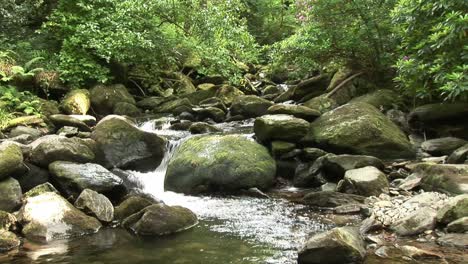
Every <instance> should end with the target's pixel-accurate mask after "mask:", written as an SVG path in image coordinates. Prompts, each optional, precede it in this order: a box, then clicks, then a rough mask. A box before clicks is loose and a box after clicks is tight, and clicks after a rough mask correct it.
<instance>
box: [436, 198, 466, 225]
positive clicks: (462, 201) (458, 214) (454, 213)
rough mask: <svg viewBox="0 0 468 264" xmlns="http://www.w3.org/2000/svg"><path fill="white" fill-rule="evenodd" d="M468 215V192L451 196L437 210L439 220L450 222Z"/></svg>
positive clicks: (444, 222) (445, 222)
mask: <svg viewBox="0 0 468 264" xmlns="http://www.w3.org/2000/svg"><path fill="white" fill-rule="evenodd" d="M467 216H468V194H462V195H458V196H456V197H453V198H451V199H450V200H449V201H448V203H447V204H446V205H445V206H444V207H442V209H440V210H439V211H438V212H437V222H439V223H442V224H448V223H450V222H453V221H455V220H457V219H460V218H462V217H467Z"/></svg>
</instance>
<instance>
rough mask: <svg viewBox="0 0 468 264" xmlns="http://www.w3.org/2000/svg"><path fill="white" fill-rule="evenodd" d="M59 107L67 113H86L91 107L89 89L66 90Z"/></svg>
mask: <svg viewBox="0 0 468 264" xmlns="http://www.w3.org/2000/svg"><path fill="white" fill-rule="evenodd" d="M60 107H61V108H62V110H63V111H64V112H65V113H66V114H69V115H86V113H88V110H89V108H90V107H91V99H90V97H89V91H88V90H86V89H77V90H72V91H70V92H68V93H67V94H66V95H65V97H64V98H63V100H62V103H61V105H60Z"/></svg>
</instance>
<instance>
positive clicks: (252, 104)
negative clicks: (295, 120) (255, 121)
mask: <svg viewBox="0 0 468 264" xmlns="http://www.w3.org/2000/svg"><path fill="white" fill-rule="evenodd" d="M272 105H273V103H272V102H270V101H268V100H265V99H263V98H260V97H258V96H255V95H242V96H239V97H237V98H235V99H234V100H233V102H232V106H231V109H230V111H231V115H233V116H234V115H242V116H244V117H257V116H262V115H264V114H266V113H267V110H268V108H269V107H270V106H272Z"/></svg>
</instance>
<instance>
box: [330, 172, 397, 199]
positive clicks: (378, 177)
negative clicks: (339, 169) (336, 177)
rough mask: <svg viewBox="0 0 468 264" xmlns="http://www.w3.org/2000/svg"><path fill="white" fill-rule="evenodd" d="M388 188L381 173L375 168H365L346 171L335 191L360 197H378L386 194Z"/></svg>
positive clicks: (385, 178)
mask: <svg viewBox="0 0 468 264" xmlns="http://www.w3.org/2000/svg"><path fill="white" fill-rule="evenodd" d="M389 187H390V186H389V183H388V180H387V177H386V176H385V174H384V173H383V172H381V171H380V170H379V169H377V168H375V167H372V166H367V167H364V168H359V169H354V170H348V171H347V172H346V173H345V176H344V179H343V180H342V181H340V183H339V184H338V187H337V190H338V191H339V192H345V193H353V194H358V195H362V196H379V195H380V194H381V193H388V191H389Z"/></svg>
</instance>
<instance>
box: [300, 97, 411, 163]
mask: <svg viewBox="0 0 468 264" xmlns="http://www.w3.org/2000/svg"><path fill="white" fill-rule="evenodd" d="M306 141H308V142H314V143H317V144H319V145H320V146H323V148H324V149H326V150H330V151H334V152H348V153H354V154H362V155H371V156H375V157H379V158H386V159H392V158H411V157H413V156H414V153H415V152H414V150H413V149H412V146H411V143H410V142H409V140H408V138H407V137H406V135H405V134H404V133H403V132H402V131H401V130H400V128H399V127H398V126H397V125H395V124H394V123H393V122H392V121H390V120H389V119H388V118H387V117H386V116H385V115H383V114H382V113H381V112H380V111H379V110H377V109H376V108H375V107H373V106H372V105H369V104H364V103H356V104H346V105H344V106H341V107H339V108H336V109H335V110H332V111H330V112H327V113H325V114H324V115H322V116H321V117H320V118H318V119H317V120H315V121H314V122H313V123H312V124H311V126H310V130H309V133H308V135H307V138H306Z"/></svg>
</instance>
